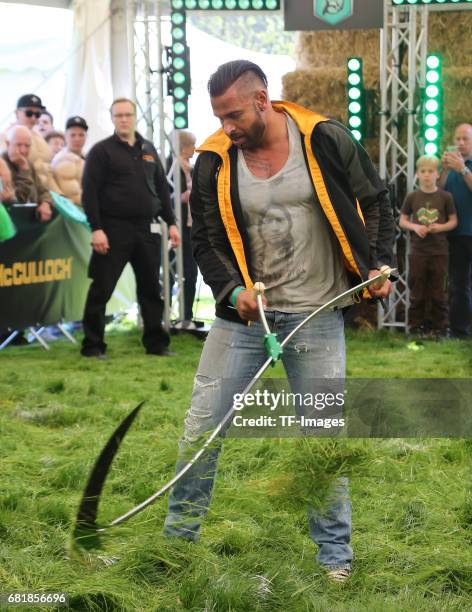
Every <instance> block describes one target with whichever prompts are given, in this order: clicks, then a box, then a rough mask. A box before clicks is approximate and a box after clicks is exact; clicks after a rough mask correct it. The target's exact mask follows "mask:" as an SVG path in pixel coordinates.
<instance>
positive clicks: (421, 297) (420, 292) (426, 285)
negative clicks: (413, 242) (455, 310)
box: [408, 252, 448, 332]
mask: <svg viewBox="0 0 472 612" xmlns="http://www.w3.org/2000/svg"><path fill="white" fill-rule="evenodd" d="M446 274H447V254H446V255H423V254H422V253H414V252H413V253H411V255H410V276H409V278H408V283H409V286H410V309H409V311H408V322H409V324H410V327H411V328H412V329H417V328H419V327H421V326H422V325H424V323H425V321H426V307H427V304H428V302H430V304H431V321H432V324H433V329H434V330H436V331H442V332H444V331H446V329H447V324H448V308H447V293H446Z"/></svg>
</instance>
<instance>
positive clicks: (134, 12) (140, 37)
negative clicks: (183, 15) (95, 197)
mask: <svg viewBox="0 0 472 612" xmlns="http://www.w3.org/2000/svg"><path fill="white" fill-rule="evenodd" d="M126 10H127V28H128V45H129V47H130V61H131V66H130V73H131V75H132V80H133V91H134V95H135V102H136V106H137V115H138V127H139V129H140V130H141V132H142V133H144V134H145V135H146V138H147V139H148V140H151V142H154V144H155V145H156V147H157V149H158V150H159V153H160V157H161V161H162V164H163V166H164V168H165V166H166V149H167V150H170V152H171V154H172V155H173V157H174V158H175V159H178V154H177V153H176V152H177V151H178V149H179V147H178V142H177V141H176V135H175V138H174V137H172V136H171V135H170V133H169V132H170V130H168V129H167V125H166V124H168V123H170V122H171V117H169V116H167V115H166V113H165V108H164V73H165V70H166V68H165V66H164V65H163V41H162V30H163V28H162V0H128V1H127V6H126ZM170 182H171V186H172V188H173V194H174V195H173V197H174V201H175V214H176V220H177V227H178V228H179V231H180V234H181V235H182V227H181V206H180V195H181V186H180V166H179V165H178V164H175V170H174V173H173V178H172V180H171V181H170ZM161 236H162V253H161V267H162V285H163V294H164V313H163V323H164V327H165V328H166V329H169V328H170V323H171V322H170V318H171V316H170V312H171V309H170V303H171V289H172V288H171V286H170V276H171V275H170V269H171V266H172V267H173V268H174V270H173V272H177V283H178V290H177V296H178V303H179V318H182V319H183V316H184V301H183V299H184V286H183V254H182V246H180V247H179V248H177V250H176V258H175V261H174V263H172V264H171V263H170V260H169V248H168V242H169V240H168V228H167V224H166V223H164V222H163V221H162V220H161ZM172 276H174V274H172Z"/></svg>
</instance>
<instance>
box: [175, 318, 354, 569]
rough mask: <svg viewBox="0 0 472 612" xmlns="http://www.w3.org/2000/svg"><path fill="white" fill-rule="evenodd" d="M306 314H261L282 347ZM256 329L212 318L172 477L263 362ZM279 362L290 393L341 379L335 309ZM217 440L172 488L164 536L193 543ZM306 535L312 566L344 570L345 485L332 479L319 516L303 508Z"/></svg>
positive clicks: (347, 532) (347, 561)
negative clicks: (300, 385)
mask: <svg viewBox="0 0 472 612" xmlns="http://www.w3.org/2000/svg"><path fill="white" fill-rule="evenodd" d="M307 314H308V313H296V314H295V313H283V312H277V311H268V312H267V313H266V316H267V321H268V323H269V327H270V328H271V331H273V332H274V333H276V334H277V338H278V340H279V341H282V340H283V339H284V338H285V337H286V336H287V335H288V334H289V333H290V332H291V331H292V330H293V329H294V328H295V327H296V326H297V325H298V324H299V323H300V322H301V321H302V320H303V319H304V318H305V317H306V316H307ZM263 337H264V330H263V327H262V325H261V324H260V323H253V324H252V325H251V326H249V327H247V326H244V325H241V324H239V323H233V322H232V321H226V320H223V319H216V321H215V322H214V324H213V326H212V328H211V331H210V333H209V334H208V337H207V339H206V342H205V345H204V348H203V352H202V355H201V358H200V364H199V366H198V370H197V374H196V377H195V382H194V388H193V394H192V402H191V406H190V410H188V412H187V415H186V418H185V430H184V434H183V436H182V438H181V440H180V443H179V459H178V461H177V466H176V472H178V471H180V470H181V469H182V467H183V466H184V465H185V464H186V463H187V461H188V459H189V458H190V457H191V456H192V455H193V454H194V452H195V451H196V450H197V449H198V448H199V447H200V446H201V443H202V441H203V440H204V439H205V438H206V436H204V434H205V433H206V432H208V433H209V432H210V431H212V430H213V429H214V428H215V427H216V425H217V424H218V423H219V422H220V421H221V419H222V418H223V416H224V414H225V413H226V412H227V411H228V410H229V409H230V408H231V405H232V398H233V395H234V394H235V393H240V392H241V391H242V390H243V389H244V387H245V386H246V384H247V382H248V381H249V380H250V379H251V378H252V377H253V376H254V374H255V373H256V372H257V370H258V369H259V368H260V366H261V365H262V364H263V363H264V361H265V360H266V352H265V349H264V346H263ZM282 361H283V364H284V367H285V370H286V372H287V377H288V379H289V382H290V384H291V387H292V390H293V391H296V388H295V387H296V384H297V380H303V381H309V380H310V379H315V378H316V379H322V378H325V379H338V380H342V379H344V375H345V343H344V324H343V318H342V313H341V311H340V310H336V311H330V312H323V313H321V314H320V315H318V316H316V317H314V318H313V319H312V320H311V321H310V322H309V323H307V324H306V325H305V326H304V327H303V328H302V329H301V330H300V331H299V332H297V334H295V336H294V338H293V340H291V341H290V343H288V344H287V346H286V347H285V348H284V352H283V355H282ZM220 450H221V438H220V439H219V441H218V443H216V444H214V445H212V446H211V448H210V450H209V451H208V452H207V453H205V454H204V455H203V457H202V458H201V459H200V460H199V461H198V462H197V463H196V464H195V465H193V466H192V467H191V468H190V470H189V471H188V472H187V473H186V474H185V475H184V476H183V477H182V478H181V479H180V480H179V481H178V482H177V483H176V485H175V486H174V488H173V490H172V491H171V494H170V496H169V506H168V514H167V517H166V520H165V525H164V533H165V534H166V535H168V536H179V537H184V538H187V539H189V540H196V539H198V536H199V531H200V525H201V521H202V519H203V517H204V516H205V514H206V512H207V510H208V506H209V504H210V499H211V494H212V489H213V484H214V479H215V475H216V467H217V461H218V455H219V453H220ZM308 523H309V529H310V536H311V538H312V540H313V541H314V542H315V543H316V544H317V545H318V547H319V550H318V555H317V560H318V562H319V563H320V564H322V565H324V566H326V567H329V568H341V567H342V568H349V567H350V565H351V561H352V556H353V555H352V549H351V547H350V545H349V542H350V538H351V506H350V501H349V493H348V487H347V479H346V478H338V479H337V480H336V482H335V486H334V489H333V491H332V494H331V495H330V497H329V501H328V503H327V505H326V507H325V509H324V510H323V512H322V513H317V512H315V510H314V509H313V508H312V507H309V509H308Z"/></svg>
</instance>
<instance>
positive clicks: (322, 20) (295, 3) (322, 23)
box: [284, 0, 383, 30]
mask: <svg viewBox="0 0 472 612" xmlns="http://www.w3.org/2000/svg"><path fill="white" fill-rule="evenodd" d="M284 16H285V29H286V30H365V29H366V28H382V27H383V1H381V0H285V4H284Z"/></svg>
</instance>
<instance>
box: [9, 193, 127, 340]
mask: <svg viewBox="0 0 472 612" xmlns="http://www.w3.org/2000/svg"><path fill="white" fill-rule="evenodd" d="M9 212H10V216H11V218H12V220H13V222H14V224H15V226H16V228H17V230H18V231H17V234H16V236H14V237H13V238H11V239H10V240H6V241H5V242H2V243H0V330H2V331H4V330H6V329H7V328H10V329H22V328H25V327H28V326H30V325H51V324H54V323H58V322H60V321H78V320H80V319H82V314H83V308H84V303H85V298H86V295H87V290H88V287H89V284H90V280H89V278H88V276H87V267H88V262H89V259H90V254H91V247H90V232H89V231H88V230H87V229H86V228H85V227H84V226H83V225H80V224H78V223H74V222H72V221H70V220H68V219H66V218H65V217H63V216H62V215H57V214H56V216H55V217H54V218H53V220H52V221H50V222H49V223H39V222H38V221H37V220H36V218H35V207H32V206H28V205H25V206H14V207H11V208H10V209H9ZM130 280H131V275H130V272H129V270H127V271H126V274H125V273H124V275H123V276H122V279H121V280H120V283H119V285H118V287H117V292H118V293H119V295H120V296H121V298H122V299H121V300H120V301H121V304H119V303H117V301H116V300H115V303H114V304H113V307H112V312H116V311H118V310H122V309H123V308H125V307H126V306H128V305H129V303H130V302H133V301H135V299H134V286H133V283H132V281H131V282H130Z"/></svg>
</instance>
